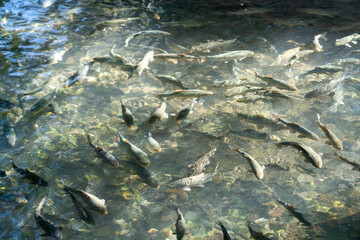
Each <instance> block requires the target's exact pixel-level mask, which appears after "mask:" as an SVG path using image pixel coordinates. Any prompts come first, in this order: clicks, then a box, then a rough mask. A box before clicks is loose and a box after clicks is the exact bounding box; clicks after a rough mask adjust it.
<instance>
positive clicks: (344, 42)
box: [335, 33, 360, 48]
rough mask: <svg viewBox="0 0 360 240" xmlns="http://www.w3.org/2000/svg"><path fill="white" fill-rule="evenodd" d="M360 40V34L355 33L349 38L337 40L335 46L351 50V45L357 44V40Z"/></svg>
mask: <svg viewBox="0 0 360 240" xmlns="http://www.w3.org/2000/svg"><path fill="white" fill-rule="evenodd" d="M359 39H360V34H358V33H353V34H351V35H349V36H346V37H343V38H340V39H336V40H335V46H347V47H349V48H351V45H350V43H352V44H357V40H359Z"/></svg>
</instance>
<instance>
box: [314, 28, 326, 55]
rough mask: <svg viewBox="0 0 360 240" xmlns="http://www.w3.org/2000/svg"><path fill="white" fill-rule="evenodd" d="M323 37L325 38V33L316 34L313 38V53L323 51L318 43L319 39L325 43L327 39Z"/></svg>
mask: <svg viewBox="0 0 360 240" xmlns="http://www.w3.org/2000/svg"><path fill="white" fill-rule="evenodd" d="M325 36H326V32H324V33H321V34H318V35H316V36H315V37H314V40H313V44H314V47H315V51H317V52H322V51H324V49H323V47H322V46H321V44H320V42H319V39H324V40H325V41H327V38H326V37H325Z"/></svg>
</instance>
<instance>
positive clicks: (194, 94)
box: [156, 89, 213, 99]
mask: <svg viewBox="0 0 360 240" xmlns="http://www.w3.org/2000/svg"><path fill="white" fill-rule="evenodd" d="M210 95H213V92H211V91H206V90H201V89H181V90H175V91H173V92H169V93H159V94H157V95H156V97H158V98H169V99H171V98H198V97H203V96H210Z"/></svg>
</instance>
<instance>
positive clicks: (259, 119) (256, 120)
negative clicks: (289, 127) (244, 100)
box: [237, 113, 285, 130]
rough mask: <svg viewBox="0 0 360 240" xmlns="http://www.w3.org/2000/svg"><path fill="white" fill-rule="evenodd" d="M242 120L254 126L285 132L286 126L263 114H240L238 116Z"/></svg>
mask: <svg viewBox="0 0 360 240" xmlns="http://www.w3.org/2000/svg"><path fill="white" fill-rule="evenodd" d="M237 115H238V116H239V117H240V118H242V119H244V120H245V121H248V122H251V123H253V124H256V125H259V126H260V127H262V126H267V127H270V128H274V129H276V130H283V129H285V126H284V125H283V124H281V123H279V122H278V121H276V120H274V119H271V118H267V117H265V116H264V115H261V114H256V115H250V114H243V113H238V114H237Z"/></svg>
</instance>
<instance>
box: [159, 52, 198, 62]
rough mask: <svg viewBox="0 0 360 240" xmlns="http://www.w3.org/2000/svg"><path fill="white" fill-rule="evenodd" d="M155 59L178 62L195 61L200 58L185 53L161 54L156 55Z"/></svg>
mask: <svg viewBox="0 0 360 240" xmlns="http://www.w3.org/2000/svg"><path fill="white" fill-rule="evenodd" d="M154 58H155V59H176V60H189V59H191V60H194V59H198V57H195V56H192V55H188V54H184V53H159V54H155V55H154Z"/></svg>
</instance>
